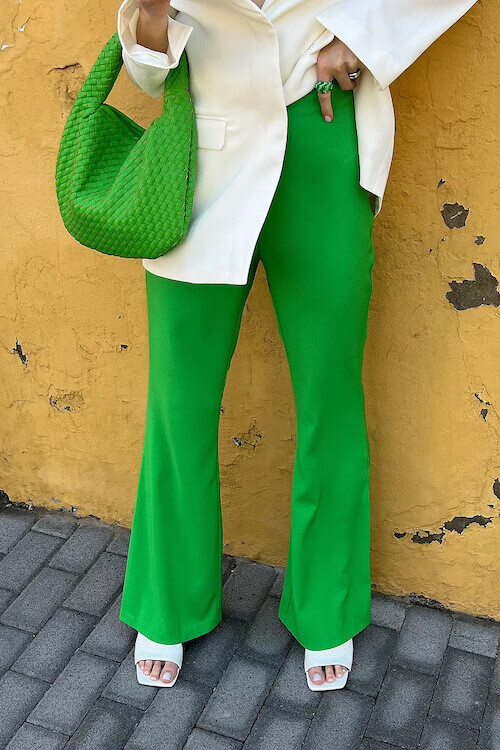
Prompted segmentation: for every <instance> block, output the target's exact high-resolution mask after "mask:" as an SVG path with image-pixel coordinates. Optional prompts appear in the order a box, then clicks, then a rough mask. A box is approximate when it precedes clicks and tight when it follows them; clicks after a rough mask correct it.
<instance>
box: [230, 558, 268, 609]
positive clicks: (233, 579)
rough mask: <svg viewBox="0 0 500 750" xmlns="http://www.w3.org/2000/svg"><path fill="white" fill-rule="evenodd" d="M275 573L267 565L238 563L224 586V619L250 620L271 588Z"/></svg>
mask: <svg viewBox="0 0 500 750" xmlns="http://www.w3.org/2000/svg"><path fill="white" fill-rule="evenodd" d="M275 576H276V571H275V570H274V568H272V567H271V566H269V565H259V564H258V563H253V562H245V561H241V560H239V561H238V564H237V565H236V568H235V569H234V570H233V572H232V573H231V575H230V576H229V578H228V579H227V581H226V583H225V585H224V595H223V612H224V616H225V617H234V618H235V619H236V620H247V621H249V620H251V619H252V618H253V617H254V616H255V614H256V613H257V610H258V609H259V607H260V605H261V604H262V602H263V600H264V597H265V596H266V594H267V592H268V591H269V589H270V588H271V586H272V584H273V582H274V578H275Z"/></svg>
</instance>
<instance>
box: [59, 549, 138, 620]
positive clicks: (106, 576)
mask: <svg viewBox="0 0 500 750" xmlns="http://www.w3.org/2000/svg"><path fill="white" fill-rule="evenodd" d="M125 564H126V559H125V558H124V557H120V555H112V554H110V553H109V552H103V553H102V554H101V555H99V557H98V558H97V560H96V561H95V563H94V564H93V565H92V567H91V568H90V570H89V571H88V572H87V573H85V575H84V577H83V578H82V580H81V581H80V583H79V584H78V585H77V586H76V588H75V589H74V591H73V592H72V593H71V595H70V596H69V597H68V599H67V600H66V602H65V605H66V607H70V608H72V609H77V610H78V611H79V612H86V613H87V614H89V615H97V616H98V617H100V616H101V615H103V614H104V612H105V611H106V609H107V608H108V607H109V606H110V604H111V602H112V601H113V599H114V598H115V597H116V595H117V594H118V592H119V590H120V588H121V586H122V584H123V577H124V575H125Z"/></svg>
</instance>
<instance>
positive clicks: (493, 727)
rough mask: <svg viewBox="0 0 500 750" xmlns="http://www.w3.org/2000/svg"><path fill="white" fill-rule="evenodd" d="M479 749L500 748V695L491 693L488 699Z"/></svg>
mask: <svg viewBox="0 0 500 750" xmlns="http://www.w3.org/2000/svg"><path fill="white" fill-rule="evenodd" d="M460 750H462V748H460ZM477 750H500V696H498V695H491V696H490V698H489V700H488V704H487V706H486V710H485V712H484V718H483V722H482V726H481V732H480V734H479V742H478V745H477Z"/></svg>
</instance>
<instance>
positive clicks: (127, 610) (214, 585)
mask: <svg viewBox="0 0 500 750" xmlns="http://www.w3.org/2000/svg"><path fill="white" fill-rule="evenodd" d="M256 263H257V258H256V256H255V258H254V260H253V264H252V268H251V271H250V275H249V280H248V284H247V285H246V286H243V285H226V284H191V283H187V282H181V281H175V280H172V279H166V278H163V277H160V276H157V275H154V274H152V273H150V272H148V271H146V292H147V304H148V327H149V384H148V400H147V412H146V426H145V434H144V448H143V455H142V463H141V468H140V475H139V483H138V490H137V501H136V506H135V512H134V519H133V524H132V534H131V539H130V548H129V555H128V561H127V568H126V575H125V584H124V590H123V599H122V604H121V611H120V619H121V620H122V621H123V622H126V623H128V624H129V625H131V626H132V627H134V628H136V629H137V630H138V631H139V632H141V633H143V634H144V635H146V636H147V637H148V638H150V639H152V640H154V641H157V642H159V643H179V642H182V641H187V640H190V639H191V638H195V637H197V636H199V635H203V634H204V633H207V632H209V631H210V630H212V629H213V628H214V627H215V626H216V625H217V624H218V622H219V621H220V619H221V613H222V571H221V562H222V561H221V556H222V520H221V507H220V484H219V462H218V428H219V418H220V408H221V400H222V396H223V391H224V385H225V381H226V374H227V371H228V369H229V364H230V360H231V357H232V355H233V352H234V349H235V347H236V342H237V338H238V332H239V327H240V322H241V316H242V313H243V308H244V304H245V300H246V298H247V295H248V292H249V290H250V287H251V285H252V281H253V278H254V275H255V267H256Z"/></svg>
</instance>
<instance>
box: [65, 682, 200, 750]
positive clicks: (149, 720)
mask: <svg viewBox="0 0 500 750" xmlns="http://www.w3.org/2000/svg"><path fill="white" fill-rule="evenodd" d="M155 689H156V691H157V693H156V696H155V699H154V700H153V702H152V704H151V705H150V707H149V708H148V710H147V711H146V713H145V714H144V716H143V718H142V719H141V721H140V722H139V724H138V726H137V727H136V729H135V731H134V733H133V734H132V736H131V738H130V740H129V741H128V742H127V744H126V745H125V750H151V748H153V747H161V750H179V748H181V747H183V746H184V743H185V742H186V740H187V738H188V737H189V735H190V733H191V730H192V729H193V727H194V725H195V723H196V720H197V718H198V716H199V715H200V713H201V711H202V710H203V706H204V705H205V703H206V701H207V698H208V695H209V693H210V689H209V688H207V687H204V686H203V685H197V684H195V683H194V682H187V681H185V682H181V677H180V676H179V678H178V680H177V682H176V683H175V687H174V688H155ZM78 750H80V749H79V748H78Z"/></svg>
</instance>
